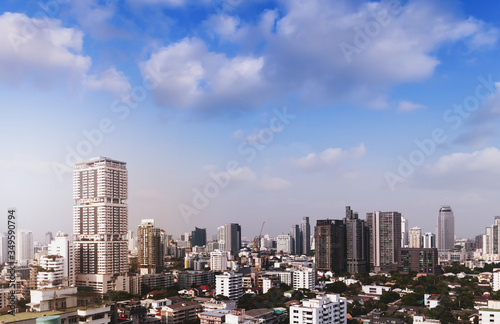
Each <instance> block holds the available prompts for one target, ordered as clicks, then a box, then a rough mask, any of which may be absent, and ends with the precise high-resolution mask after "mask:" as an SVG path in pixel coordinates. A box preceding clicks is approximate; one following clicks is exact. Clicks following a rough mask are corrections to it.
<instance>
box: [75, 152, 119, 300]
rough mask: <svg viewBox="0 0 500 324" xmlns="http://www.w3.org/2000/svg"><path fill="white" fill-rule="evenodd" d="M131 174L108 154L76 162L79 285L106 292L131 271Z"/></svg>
mask: <svg viewBox="0 0 500 324" xmlns="http://www.w3.org/2000/svg"><path fill="white" fill-rule="evenodd" d="M127 182H128V174H127V167H126V163H125V162H120V161H116V160H112V159H109V158H105V157H97V158H93V159H91V160H90V161H87V162H81V163H77V164H76V165H75V170H74V174H73V199H74V207H73V234H74V245H75V272H76V285H77V286H90V287H93V288H94V290H95V291H97V292H100V293H105V292H107V291H108V290H110V289H113V288H114V278H115V277H116V276H118V275H124V274H126V273H127V271H128V260H127V255H128V241H127V230H128V205H127V198H128V183H127Z"/></svg>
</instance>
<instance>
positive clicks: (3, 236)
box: [0, 233, 8, 264]
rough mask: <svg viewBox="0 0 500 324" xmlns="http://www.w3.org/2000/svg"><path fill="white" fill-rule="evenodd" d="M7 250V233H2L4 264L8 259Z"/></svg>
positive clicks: (0, 251) (1, 258)
mask: <svg viewBox="0 0 500 324" xmlns="http://www.w3.org/2000/svg"><path fill="white" fill-rule="evenodd" d="M7 254H8V252H7V234H6V233H0V264H4V263H6V262H7V261H8V255H7Z"/></svg>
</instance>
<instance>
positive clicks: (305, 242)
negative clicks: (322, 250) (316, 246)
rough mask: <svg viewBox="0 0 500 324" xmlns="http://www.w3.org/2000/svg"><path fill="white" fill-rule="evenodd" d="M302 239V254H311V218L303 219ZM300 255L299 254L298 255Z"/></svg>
mask: <svg viewBox="0 0 500 324" xmlns="http://www.w3.org/2000/svg"><path fill="white" fill-rule="evenodd" d="M300 238H301V239H302V242H301V250H302V251H301V252H302V253H301V254H305V255H307V254H309V252H311V226H310V225H309V217H307V216H306V217H303V218H302V223H300ZM297 254H298V253H297Z"/></svg>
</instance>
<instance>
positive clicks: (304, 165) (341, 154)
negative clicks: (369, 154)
mask: <svg viewBox="0 0 500 324" xmlns="http://www.w3.org/2000/svg"><path fill="white" fill-rule="evenodd" d="M365 153H366V148H365V145H364V144H363V143H361V144H360V145H359V146H357V147H354V148H352V149H350V150H349V151H345V150H342V149H341V148H328V149H326V150H324V151H323V152H321V153H319V154H317V153H309V154H308V155H306V156H304V157H301V158H299V159H294V160H292V164H293V165H295V166H296V167H298V168H300V169H303V170H322V169H325V168H328V167H331V166H333V165H336V164H338V163H339V162H341V161H345V160H355V159H359V158H361V157H363V156H364V155H365Z"/></svg>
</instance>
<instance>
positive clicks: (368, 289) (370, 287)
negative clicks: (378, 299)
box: [361, 285, 391, 296]
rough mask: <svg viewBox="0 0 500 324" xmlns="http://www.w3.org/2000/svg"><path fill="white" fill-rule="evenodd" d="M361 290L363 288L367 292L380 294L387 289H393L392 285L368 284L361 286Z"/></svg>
mask: <svg viewBox="0 0 500 324" xmlns="http://www.w3.org/2000/svg"><path fill="white" fill-rule="evenodd" d="M361 290H363V292H364V293H365V294H369V295H378V296H380V295H382V294H383V293H385V292H386V291H391V287H386V286H375V285H367V286H361Z"/></svg>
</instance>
